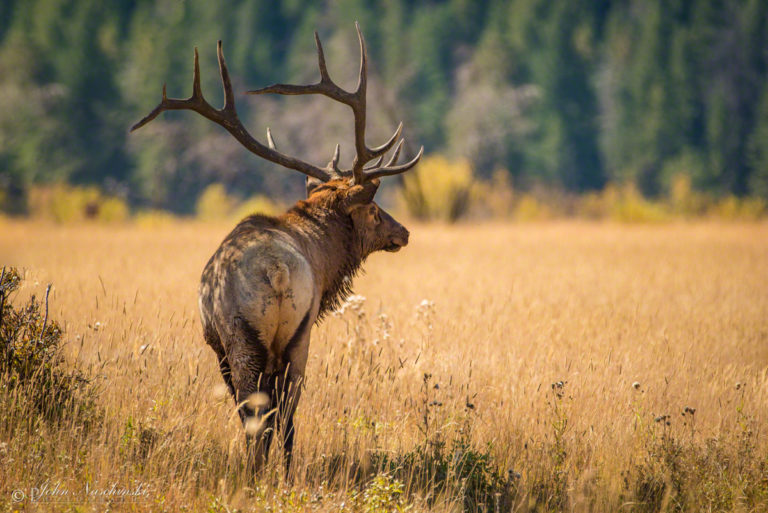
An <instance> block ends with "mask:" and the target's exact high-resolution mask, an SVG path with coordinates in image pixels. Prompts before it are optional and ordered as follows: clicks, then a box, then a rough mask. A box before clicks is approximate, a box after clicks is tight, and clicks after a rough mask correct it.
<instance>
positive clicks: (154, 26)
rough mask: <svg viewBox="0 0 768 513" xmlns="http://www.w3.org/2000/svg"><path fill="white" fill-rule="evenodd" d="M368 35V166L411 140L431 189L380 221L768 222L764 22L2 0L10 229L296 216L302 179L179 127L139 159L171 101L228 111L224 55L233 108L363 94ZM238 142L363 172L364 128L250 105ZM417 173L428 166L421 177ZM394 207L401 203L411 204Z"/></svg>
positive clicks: (643, 5)
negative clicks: (352, 91)
mask: <svg viewBox="0 0 768 513" xmlns="http://www.w3.org/2000/svg"><path fill="white" fill-rule="evenodd" d="M354 20H359V21H360V23H361V26H362V29H363V32H364V34H365V37H366V40H367V42H368V46H369V54H370V61H371V65H370V79H369V82H370V85H369V127H368V138H369V141H370V143H371V144H378V143H379V142H380V141H383V140H384V139H385V138H386V137H388V136H389V134H390V133H391V132H392V131H393V130H394V128H395V126H396V124H397V122H398V121H399V120H403V122H404V124H405V135H406V137H407V138H408V142H410V144H409V145H408V147H407V148H406V150H407V153H410V154H411V155H412V154H413V152H414V151H415V149H417V148H418V145H420V144H424V146H425V148H426V152H427V157H426V158H425V159H424V161H423V163H422V164H420V166H419V170H418V171H416V172H415V173H412V174H411V176H408V177H404V178H403V179H402V180H401V181H400V184H399V185H401V187H395V186H392V185H390V188H389V190H388V191H387V192H385V194H384V195H382V196H383V199H384V201H385V202H388V203H389V204H390V205H392V204H395V203H396V202H397V204H399V205H401V206H402V207H403V208H404V209H407V210H408V211H409V212H410V213H411V215H413V216H416V217H420V218H438V219H443V220H448V221H452V220H456V219H459V218H461V217H467V216H469V217H514V218H518V219H542V218H548V217H553V216H560V215H583V216H585V217H598V218H603V217H609V218H613V219H619V220H640V221H653V220H662V219H668V218H671V217H675V218H676V217H680V216H683V217H686V216H698V215H702V214H705V215H716V216H718V217H726V218H755V217H760V216H762V215H764V214H765V212H766V200H768V2H765V1H764V0H725V1H718V0H677V1H673V0H669V1H664V0H659V1H653V2H648V1H645V0H615V1H610V0H603V1H586V0H584V1H573V0H511V1H504V0H477V1H476V0H446V1H437V0H434V1H422V2H409V1H405V0H387V1H383V0H380V1H364V0H337V1H326V2H309V1H304V0H285V1H282V2H274V1H270V0H231V1H228V2H225V3H222V2H205V1H202V0H156V1H149V0H122V1H113V2H103V1H100V0H23V1H22V0H3V1H2V2H0V211H4V212H6V213H7V214H32V215H35V216H38V217H47V218H50V219H53V220H57V221H67V220H77V219H81V218H89V217H95V218H100V219H104V220H122V219H126V218H127V217H128V216H130V215H132V214H133V215H135V216H136V217H137V218H139V219H143V220H145V221H146V222H148V223H152V222H156V221H162V219H163V218H164V216H167V214H163V213H162V212H169V211H170V212H173V213H175V214H184V215H190V214H194V213H196V214H198V215H199V216H200V217H202V218H204V219H216V218H223V217H237V216H241V215H243V214H244V213H247V212H249V211H253V210H261V211H267V212H273V211H278V210H279V209H280V208H282V207H283V206H284V205H286V204H290V203H292V202H293V201H295V200H296V199H297V198H299V197H301V196H302V192H303V179H302V176H300V175H299V174H298V173H294V172H288V171H286V170H283V169H279V168H277V167H276V166H274V165H272V164H270V163H268V162H264V161H262V160H260V159H258V158H257V157H255V156H254V155H252V154H250V153H248V152H247V151H246V150H244V149H243V148H242V147H240V145H239V143H237V142H236V141H235V140H234V139H233V138H231V137H230V136H229V134H227V133H226V132H224V131H223V130H222V129H221V128H220V127H218V126H216V125H215V124H213V123H211V122H209V121H208V120H206V119H203V118H202V117H201V116H198V115H195V114H192V113H189V112H186V113H184V112H182V113H168V114H164V115H163V116H161V117H160V118H159V119H158V120H156V121H155V122H153V123H152V124H150V125H148V126H147V127H146V128H144V129H142V130H140V131H139V132H137V133H135V134H134V135H131V136H129V135H128V131H127V129H128V127H129V126H130V125H131V124H132V123H134V122H135V121H137V120H138V119H140V118H141V117H142V116H144V115H145V114H146V113H147V112H149V110H151V109H152V108H153V107H154V106H155V105H156V103H157V102H158V101H159V99H160V91H161V88H162V84H163V83H164V82H167V84H168V93H169V95H170V96H175V97H186V96H188V95H189V94H190V92H191V74H192V73H191V71H192V48H193V47H194V46H197V47H198V48H199V50H200V55H201V67H202V80H203V90H204V92H205V94H206V97H207V98H208V99H209V100H210V101H211V103H213V104H214V105H216V104H219V102H221V98H222V95H221V90H220V89H221V87H220V83H219V76H218V72H217V65H216V58H215V47H216V40H217V39H223V40H224V49H225V54H226V56H227V60H228V64H229V68H230V71H231V73H232V74H233V81H234V85H235V90H236V93H242V92H243V91H245V90H247V89H253V88H257V87H261V86H264V85H267V84H270V83H273V82H310V81H314V80H316V78H317V76H318V71H317V64H316V57H315V48H314V44H313V41H312V32H313V30H318V32H319V34H320V36H321V38H322V39H323V41H324V44H325V47H326V55H327V58H328V65H329V68H330V72H331V75H332V76H333V77H335V78H336V79H337V81H338V82H339V83H341V85H342V86H345V87H349V88H351V87H353V86H354V84H355V81H356V74H357V70H358V59H359V57H358V50H357V41H356V36H355V31H354V25H353V22H354ZM237 100H238V109H239V112H240V116H241V118H242V119H243V120H244V121H245V122H246V124H247V126H249V127H250V128H251V131H252V133H253V134H254V135H256V136H257V137H259V138H261V139H262V140H264V139H265V136H264V131H265V129H266V127H267V126H270V127H271V128H272V130H273V133H274V134H275V137H276V140H277V144H278V145H279V146H280V148H281V150H282V151H284V152H286V153H290V154H295V155H298V156H300V157H301V158H303V159H305V160H308V161H311V162H314V163H317V164H321V165H324V164H325V163H326V162H327V161H328V160H329V159H330V156H331V153H332V150H333V147H334V145H335V143H336V142H341V145H342V162H343V163H344V164H346V165H349V163H350V162H351V159H352V157H353V154H352V151H353V133H352V119H351V115H350V113H349V112H348V111H347V109H346V108H345V107H343V106H341V105H338V104H334V103H333V102H331V101H330V100H328V99H326V98H322V97H290V98H278V97H275V98H270V97H245V96H244V95H242V94H238V96H237ZM406 156H408V155H406ZM390 182H394V183H395V184H397V182H398V180H390Z"/></svg>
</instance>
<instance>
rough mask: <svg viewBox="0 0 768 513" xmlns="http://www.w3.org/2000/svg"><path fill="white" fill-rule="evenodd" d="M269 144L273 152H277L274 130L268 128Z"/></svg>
mask: <svg viewBox="0 0 768 513" xmlns="http://www.w3.org/2000/svg"><path fill="white" fill-rule="evenodd" d="M267 144H269V147H270V148H271V149H273V150H276V149H277V147H276V146H275V140H274V139H272V130H270V129H269V127H267Z"/></svg>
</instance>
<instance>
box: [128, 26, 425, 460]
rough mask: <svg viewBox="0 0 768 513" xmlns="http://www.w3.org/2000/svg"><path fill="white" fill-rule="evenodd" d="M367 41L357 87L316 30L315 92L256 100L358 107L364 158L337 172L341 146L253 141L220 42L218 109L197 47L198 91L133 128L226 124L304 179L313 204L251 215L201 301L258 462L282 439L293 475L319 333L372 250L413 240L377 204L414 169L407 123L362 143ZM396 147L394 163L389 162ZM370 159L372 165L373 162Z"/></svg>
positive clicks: (298, 90)
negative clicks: (332, 72) (381, 193)
mask: <svg viewBox="0 0 768 513" xmlns="http://www.w3.org/2000/svg"><path fill="white" fill-rule="evenodd" d="M355 26H356V28H357V36H358V40H359V42H360V75H359V82H358V85H357V89H355V91H354V92H348V91H346V90H344V89H342V88H341V87H339V86H338V85H336V84H335V83H334V82H333V81H332V80H331V78H330V76H329V75H328V70H327V68H326V65H325V56H324V55H323V47H322V45H321V43H320V39H319V37H318V35H317V32H315V43H316V45H317V58H318V65H319V68H320V81H319V82H317V83H315V84H310V85H291V84H274V85H271V86H269V87H265V88H263V89H257V90H255V91H248V92H247V94H266V93H275V94H281V95H302V94H321V95H324V96H327V97H329V98H331V99H332V100H335V101H337V102H340V103H343V104H344V105H347V106H349V107H350V108H351V109H352V113H353V114H354V126H355V152H356V156H355V158H354V160H353V162H352V167H351V169H346V170H342V169H340V167H339V145H336V150H335V152H334V154H333V158H332V159H331V161H330V162H329V163H328V165H327V166H326V167H324V168H321V167H317V166H314V165H312V164H309V163H307V162H304V161H302V160H299V159H297V158H294V157H291V156H288V155H285V154H283V153H280V152H279V151H278V150H277V149H276V147H275V144H274V141H273V139H272V134H271V132H270V131H269V129H267V145H266V146H265V145H263V144H262V143H260V142H259V141H257V140H256V139H254V138H253V136H251V135H250V134H249V133H248V131H247V130H246V129H245V128H244V127H243V125H242V123H241V122H240V119H239V117H238V115H237V111H236V110H235V101H234V95H233V93H232V83H231V80H230V77H229V72H228V71H227V65H226V63H225V61H224V54H223V52H222V47H221V41H219V43H218V52H217V53H218V61H219V70H220V74H221V81H222V85H223V88H224V106H223V107H222V108H221V109H215V108H214V107H212V106H211V105H210V104H209V103H208V102H207V101H206V100H205V98H204V97H203V94H202V91H201V89H200V66H199V62H198V55H197V49H196V48H195V58H194V74H193V79H192V96H191V97H189V98H187V99H174V98H168V96H167V95H166V90H165V86H163V97H162V100H161V102H160V104H159V105H158V106H157V107H155V109H154V110H152V112H150V113H149V114H148V115H147V116H146V117H145V118H144V119H142V120H141V121H139V122H138V123H136V124H135V125H134V126H133V127H132V128H131V131H133V130H136V129H138V128H141V127H142V126H144V125H146V124H147V123H149V122H150V121H152V120H153V119H155V118H156V117H157V116H158V115H159V114H160V113H161V112H164V111H168V110H193V111H195V112H197V113H198V114H201V115H202V116H205V117H206V118H208V119H210V120H211V121H213V122H214V123H217V124H219V125H221V126H222V127H224V128H225V129H226V130H227V131H228V132H229V133H230V134H232V135H233V136H234V137H235V138H236V139H237V140H238V141H239V142H240V143H241V144H242V145H243V146H245V147H246V148H247V149H248V150H250V151H251V152H253V153H255V154H256V155H258V156H260V157H262V158H264V159H266V160H268V161H271V162H274V163H276V164H279V165H281V166H283V167H286V168H289V169H293V170H296V171H299V172H301V173H303V174H305V175H307V178H306V180H307V199H306V200H302V201H299V202H298V203H296V204H295V205H294V206H293V207H292V208H291V209H289V210H288V211H287V212H286V213H284V214H282V215H280V216H277V217H270V216H265V215H251V216H249V217H247V218H245V219H243V220H242V221H241V222H240V223H239V224H238V225H237V226H236V227H235V228H234V230H232V232H231V233H230V234H229V235H227V237H226V238H225V239H224V241H223V242H222V243H221V245H220V246H219V248H218V249H217V250H216V251H215V253H214V254H213V256H212V257H211V259H210V260H209V261H208V263H207V264H206V266H205V269H204V270H203V274H202V277H201V280H200V289H199V306H200V315H201V318H202V325H203V335H204V337H205V340H206V342H207V343H208V345H210V346H211V347H212V348H213V350H214V351H215V352H216V356H217V358H218V361H219V366H220V370H221V374H222V376H223V378H224V381H225V382H226V385H227V387H228V388H229V391H230V393H231V394H232V396H233V397H234V399H235V403H236V404H237V407H238V412H239V414H240V418H241V420H242V422H243V425H244V428H245V432H246V443H247V453H248V459H249V466H250V467H251V468H252V469H253V470H258V469H259V468H260V467H261V466H262V465H263V464H264V463H265V462H266V458H267V453H268V451H269V445H270V443H271V440H272V436H273V433H274V432H275V431H276V430H277V431H279V432H280V433H281V438H282V442H283V443H282V446H283V452H284V456H285V464H286V468H288V469H290V462H291V453H292V449H293V437H294V424H293V414H294V411H295V409H296V404H297V401H298V399H299V395H300V393H301V388H302V387H301V385H302V380H303V376H304V371H305V367H306V364H307V354H308V351H309V339H310V331H311V329H312V326H313V325H314V324H315V323H317V322H318V321H320V320H321V319H322V318H323V316H324V315H325V314H327V313H328V312H329V311H331V310H333V309H335V308H336V307H337V306H338V305H339V304H340V302H342V301H343V300H344V299H345V298H346V297H347V296H348V294H349V293H350V292H351V288H350V287H351V279H352V278H353V277H354V276H355V274H356V273H357V271H358V269H359V268H360V266H361V264H362V263H363V262H364V261H365V259H366V257H368V255H370V254H371V253H373V252H375V251H380V250H384V251H392V252H394V251H398V250H399V249H400V248H402V247H403V246H405V245H406V244H408V235H409V234H408V230H407V229H405V227H403V226H402V225H401V224H400V223H398V222H397V221H395V219H393V218H392V216H390V215H389V214H388V213H387V212H385V211H384V210H383V209H381V208H380V207H379V206H378V205H377V204H376V203H375V202H374V201H373V198H374V195H375V194H376V190H377V189H378V187H379V183H380V180H379V179H380V178H381V177H383V176H391V175H396V174H400V173H403V172H405V171H407V170H409V169H411V168H413V167H414V166H415V165H416V163H417V162H418V161H419V159H420V158H421V155H422V153H423V151H424V148H423V147H422V148H421V150H420V151H419V153H418V154H417V155H416V157H415V158H414V159H413V160H411V161H410V162H407V163H404V164H399V165H398V164H397V161H398V158H399V156H400V153H401V149H402V146H403V139H401V138H400V133H401V131H402V123H400V125H399V126H398V127H397V129H396V130H395V133H394V134H393V135H392V137H391V138H390V139H389V140H388V141H387V142H386V143H384V144H382V145H381V146H378V147H375V148H370V147H368V146H367V144H366V142H365V126H366V123H365V118H366V86H367V56H366V49H365V40H364V39H363V36H362V34H361V32H360V27H359V26H358V25H357V24H355ZM393 148H394V151H393V152H392V154H391V157H390V158H389V159H388V161H387V162H386V163H383V162H384V157H385V155H386V154H387V153H388V152H389V151H390V150H392V149H393ZM372 161H373V162H372Z"/></svg>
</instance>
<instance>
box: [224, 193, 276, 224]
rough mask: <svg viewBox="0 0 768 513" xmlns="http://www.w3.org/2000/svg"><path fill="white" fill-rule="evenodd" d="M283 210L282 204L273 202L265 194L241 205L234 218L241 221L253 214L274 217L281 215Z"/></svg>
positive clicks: (258, 195)
mask: <svg viewBox="0 0 768 513" xmlns="http://www.w3.org/2000/svg"><path fill="white" fill-rule="evenodd" d="M283 210H284V209H283V208H282V207H281V206H280V204H278V203H276V202H274V201H272V200H271V199H269V198H268V197H266V196H264V195H263V194H257V195H256V196H252V197H250V198H248V199H247V200H245V201H243V202H242V203H240V204H239V205H238V206H237V208H235V210H234V214H233V215H232V217H233V218H235V219H236V220H238V221H239V220H240V219H243V218H244V217H247V216H249V215H252V214H265V215H270V216H273V215H277V214H280V213H281V212H282V211H283Z"/></svg>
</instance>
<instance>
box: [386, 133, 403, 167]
mask: <svg viewBox="0 0 768 513" xmlns="http://www.w3.org/2000/svg"><path fill="white" fill-rule="evenodd" d="M403 143H405V139H400V142H399V143H397V146H396V147H395V151H394V153H392V158H390V159H389V162H387V163H386V164H384V167H389V166H391V165H392V164H397V159H398V158H400V150H402V149H403Z"/></svg>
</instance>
